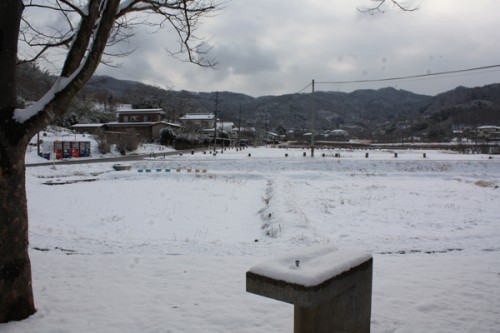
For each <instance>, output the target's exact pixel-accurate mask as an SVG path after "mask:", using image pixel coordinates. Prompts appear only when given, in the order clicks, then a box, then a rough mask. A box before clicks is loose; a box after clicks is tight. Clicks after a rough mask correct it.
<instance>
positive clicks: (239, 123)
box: [238, 104, 241, 147]
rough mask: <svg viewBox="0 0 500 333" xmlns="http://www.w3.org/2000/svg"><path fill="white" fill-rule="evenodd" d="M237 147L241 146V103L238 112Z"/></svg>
mask: <svg viewBox="0 0 500 333" xmlns="http://www.w3.org/2000/svg"><path fill="white" fill-rule="evenodd" d="M238 147H241V104H240V111H239V112H238Z"/></svg>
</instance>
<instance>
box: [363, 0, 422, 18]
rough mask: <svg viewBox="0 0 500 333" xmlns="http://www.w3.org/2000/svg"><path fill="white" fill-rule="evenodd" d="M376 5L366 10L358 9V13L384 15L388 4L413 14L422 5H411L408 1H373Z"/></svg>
mask: <svg viewBox="0 0 500 333" xmlns="http://www.w3.org/2000/svg"><path fill="white" fill-rule="evenodd" d="M371 1H372V2H374V3H375V5H374V6H369V7H365V8H358V11H360V12H362V13H367V14H372V15H374V14H383V13H384V12H385V10H384V7H386V6H388V4H392V5H393V6H394V7H396V8H398V9H400V10H402V11H405V12H413V11H416V10H418V9H419V8H420V3H419V4H418V5H415V6H414V5H410V4H408V3H407V2H408V1H405V2H403V1H400V0H371Z"/></svg>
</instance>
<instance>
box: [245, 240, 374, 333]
mask: <svg viewBox="0 0 500 333" xmlns="http://www.w3.org/2000/svg"><path fill="white" fill-rule="evenodd" d="M372 268H373V258H372V256H371V255H370V254H368V253H364V252H360V251H351V250H337V249H335V248H332V247H319V248H317V247H316V248H313V249H306V250H303V251H301V252H297V253H295V254H294V253H292V254H287V255H286V256H283V257H279V258H276V259H272V260H269V261H266V262H263V263H261V264H258V265H256V266H254V267H252V268H251V269H250V270H249V271H248V272H247V273H246V288H247V292H251V293H254V294H257V295H261V296H265V297H269V298H273V299H276V300H279V301H283V302H287V303H291V304H294V332H295V333H305V332H317V333H323V332H330V333H339V332H344V333H347V332H349V333H366V332H370V319H371V299H372Z"/></svg>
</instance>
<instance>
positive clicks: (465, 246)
mask: <svg viewBox="0 0 500 333" xmlns="http://www.w3.org/2000/svg"><path fill="white" fill-rule="evenodd" d="M303 152H304V151H303V150H300V149H297V150H292V149H289V150H284V149H271V148H249V149H246V150H244V151H236V150H227V151H225V152H224V153H223V154H220V153H219V154H217V156H212V155H209V154H206V155H205V154H203V153H201V152H197V153H196V154H194V155H184V156H172V157H167V158H161V159H155V160H144V161H137V162H131V163H130V165H131V166H132V169H131V170H129V171H114V170H113V168H112V164H111V163H99V164H81V165H57V163H56V165H55V168H52V167H50V166H47V167H28V168H27V190H28V200H29V214H30V242H31V244H30V248H31V249H30V255H31V259H32V266H33V287H34V292H35V301H36V306H37V310H38V311H37V313H36V314H35V315H33V316H32V317H30V318H29V319H27V320H24V321H22V322H16V323H8V324H0V331H1V332H6V333H11V332H16V333H17V332H47V333H49V332H50V333H53V332H120V333H123V332H291V331H292V325H293V306H292V305H290V304H286V303H282V302H278V301H275V300H272V299H267V298H264V297H260V296H257V295H253V294H250V293H247V292H245V273H246V271H247V270H249V269H250V267H252V266H253V265H255V264H258V263H260V262H262V261H264V260H266V259H269V258H271V257H273V256H279V255H283V254H286V253H288V252H290V251H292V250H293V251H297V250H300V249H301V248H304V249H305V248H309V247H315V246H324V245H331V246H335V247H338V248H340V249H357V250H362V251H367V252H370V253H371V254H372V255H373V257H374V281H373V283H374V285H373V305H372V332H419V333H420V332H450V333H451V332H454V333H456V332H499V331H500V213H499V204H500V189H499V186H500V157H498V156H494V157H493V158H489V156H487V155H458V154H454V153H451V152H438V151H425V153H426V155H427V156H426V158H425V159H424V158H423V153H424V152H423V151H398V158H394V152H388V151H370V152H369V158H365V153H366V152H365V151H339V150H318V151H317V152H316V157H314V158H311V157H303ZM335 153H339V154H340V158H335V157H334V156H335ZM249 154H251V156H249ZM285 154H288V157H285ZM322 154H325V157H322ZM167 168H168V169H171V171H170V172H165V169H167ZM175 168H181V172H176V170H175ZM189 168H191V172H188V169H189ZM146 169H150V170H151V172H146ZM157 169H160V172H158V171H157ZM197 169H198V170H199V172H196V170H197ZM139 170H143V171H142V172H139ZM202 170H206V173H204V172H202ZM47 184H52V185H47ZM54 184H57V185H54Z"/></svg>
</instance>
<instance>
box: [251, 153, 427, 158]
mask: <svg viewBox="0 0 500 333" xmlns="http://www.w3.org/2000/svg"><path fill="white" fill-rule="evenodd" d="M250 156H251V154H248V157H250ZM302 156H304V157H306V156H307V153H306V152H304V153H303V154H302ZM321 156H322V157H326V154H321ZM369 156H370V154H369V153H365V158H368V157H369ZM285 157H288V154H287V153H285ZM334 157H336V158H340V153H335V155H334ZM422 157H423V158H427V154H426V153H423V154H422ZM394 158H398V153H394Z"/></svg>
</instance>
